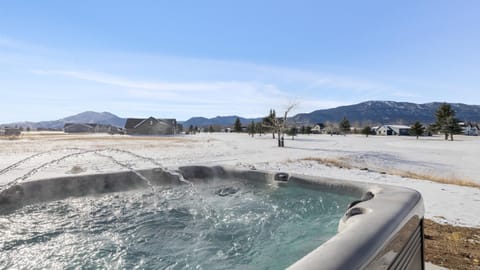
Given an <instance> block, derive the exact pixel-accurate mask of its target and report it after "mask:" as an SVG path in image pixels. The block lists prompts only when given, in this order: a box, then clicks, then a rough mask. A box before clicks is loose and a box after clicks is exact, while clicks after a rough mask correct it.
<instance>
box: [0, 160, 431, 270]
mask: <svg viewBox="0 0 480 270" xmlns="http://www.w3.org/2000/svg"><path fill="white" fill-rule="evenodd" d="M138 174H141V175H142V176H144V177H145V178H148V179H149V180H150V182H151V183H152V184H154V185H164V184H178V183H181V182H180V181H179V179H180V177H184V178H185V179H187V180H189V181H192V182H194V183H195V182H196V181H208V180H209V179H212V178H231V177H233V178H239V179H248V180H251V181H261V182H269V183H275V184H278V185H287V186H288V185H289V184H296V185H302V186H304V187H306V188H311V189H322V190H325V191H328V192H332V193H340V194H346V195H351V196H354V197H356V198H359V200H357V201H355V202H353V203H352V204H351V205H350V207H349V208H348V209H346V212H345V214H344V215H343V217H342V219H341V220H340V221H339V230H338V233H337V234H336V235H335V236H334V237H332V238H331V239H330V240H328V241H327V242H326V243H324V244H322V245H321V246H319V247H318V248H316V249H315V250H313V251H312V252H310V253H309V254H306V255H305V256H304V257H303V258H301V259H300V260H298V261H297V262H295V263H294V264H293V265H291V266H290V267H289V269H424V261H423V249H424V247H423V214H424V209H423V201H422V197H421V195H420V193H418V192H417V191H415V190H411V189H407V188H401V187H394V186H388V185H380V184H371V183H365V182H356V181H350V180H340V179H332V178H324V177H312V176H305V175H298V174H288V173H278V172H267V171H259V170H244V169H236V168H232V167H221V166H214V167H207V166H184V167H179V168H178V169H177V170H175V171H165V170H164V169H161V168H154V169H148V170H141V171H138V172H131V171H123V172H115V173H102V174H91V175H81V176H67V177H58V178H50V179H43V180H35V181H27V182H22V183H18V184H16V185H12V186H10V187H9V188H8V189H5V190H3V191H2V192H1V193H0V211H1V212H4V213H5V212H7V211H12V210H15V209H18V208H20V207H22V206H24V205H27V204H32V203H37V202H45V201H52V200H59V199H64V198H67V197H71V196H86V195H91V194H98V193H106V192H115V191H124V190H130V189H136V188H148V183H146V182H145V180H144V179H142V177H140V176H139V175H138Z"/></svg>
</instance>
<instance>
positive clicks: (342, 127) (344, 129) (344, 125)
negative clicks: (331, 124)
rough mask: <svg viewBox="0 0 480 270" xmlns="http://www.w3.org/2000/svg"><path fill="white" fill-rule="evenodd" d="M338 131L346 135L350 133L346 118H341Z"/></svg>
mask: <svg viewBox="0 0 480 270" xmlns="http://www.w3.org/2000/svg"><path fill="white" fill-rule="evenodd" d="M339 128H340V130H341V131H342V132H343V134H344V135H346V134H347V133H348V132H349V131H350V122H349V121H348V119H347V117H343V120H342V121H341V122H340V124H339Z"/></svg>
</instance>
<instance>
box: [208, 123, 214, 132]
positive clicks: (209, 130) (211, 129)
mask: <svg viewBox="0 0 480 270" xmlns="http://www.w3.org/2000/svg"><path fill="white" fill-rule="evenodd" d="M213 131H214V130H213V126H212V125H210V126H209V127H208V132H209V133H213Z"/></svg>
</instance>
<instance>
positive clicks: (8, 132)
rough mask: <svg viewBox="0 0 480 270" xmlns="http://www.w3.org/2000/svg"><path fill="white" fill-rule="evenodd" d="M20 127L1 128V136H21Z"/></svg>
mask: <svg viewBox="0 0 480 270" xmlns="http://www.w3.org/2000/svg"><path fill="white" fill-rule="evenodd" d="M21 133H22V132H21V131H20V129H19V128H7V127H6V128H0V136H20V134H21Z"/></svg>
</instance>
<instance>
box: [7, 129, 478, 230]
mask: <svg viewBox="0 0 480 270" xmlns="http://www.w3.org/2000/svg"><path fill="white" fill-rule="evenodd" d="M455 139H456V140H455V141H453V142H450V141H444V140H443V138H441V137H428V138H420V139H419V140H416V139H415V138H414V137H390V136H389V137H383V136H370V137H368V138H366V137H365V136H360V135H348V136H329V135H300V136H298V137H296V138H295V140H294V141H292V140H290V138H287V139H286V140H285V145H286V147H285V148H278V147H277V146H276V141H274V140H272V136H271V134H270V135H268V134H267V135H263V136H255V137H254V138H251V137H249V136H248V135H246V134H226V133H215V134H205V133H202V134H197V135H188V136H177V137H131V136H122V135H114V136H111V135H101V134H91V135H66V134H62V133H47V134H43V133H28V134H25V135H24V136H23V138H22V139H19V140H0V185H6V184H8V183H12V182H15V181H17V182H18V181H28V180H33V179H41V178H46V177H52V176H60V175H65V174H73V173H85V174H88V173H95V172H106V171H117V170H126V169H128V168H133V169H141V168H151V167H157V166H165V167H169V168H175V167H178V166H182V165H188V164H205V165H233V166H240V167H247V168H252V167H255V168H257V169H264V170H275V171H286V172H291V173H297V174H306V175H318V176H327V177H334V178H339V179H349V180H355V181H368V182H375V183H382V184H391V185H397V186H404V187H410V188H413V189H416V190H418V191H420V192H421V193H422V195H423V198H424V202H425V208H426V216H427V217H428V218H431V219H434V220H436V221H438V222H447V223H450V224H455V225H461V226H469V227H480V210H479V209H480V189H479V188H469V187H462V186H457V185H449V184H440V183H435V182H431V181H425V180H416V179H410V178H405V177H401V176H396V175H393V174H394V173H398V172H409V173H415V174H420V175H431V176H436V177H442V178H448V179H450V178H451V179H452V180H454V179H462V180H469V181H472V182H476V183H479V184H480V177H479V176H478V175H479V174H480V137H466V136H456V138H455ZM309 158H323V159H328V160H340V161H341V162H342V163H343V164H349V165H351V166H352V168H351V169H347V168H338V167H335V166H328V165H324V164H320V163H318V162H316V161H314V160H308V159H309ZM361 168H363V169H364V170H361ZM366 168H368V170H365V169H366ZM385 172H386V173H385Z"/></svg>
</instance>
